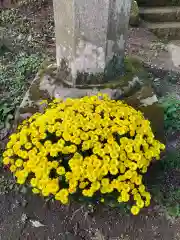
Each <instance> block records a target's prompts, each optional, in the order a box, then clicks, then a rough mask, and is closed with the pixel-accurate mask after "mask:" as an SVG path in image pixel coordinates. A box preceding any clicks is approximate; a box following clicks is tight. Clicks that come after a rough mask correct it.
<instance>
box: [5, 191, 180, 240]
mask: <svg viewBox="0 0 180 240" xmlns="http://www.w3.org/2000/svg"><path fill="white" fill-rule="evenodd" d="M0 203H1V204H0V213H1V216H0V239H1V240H17V239H19V240H36V239H37V240H76V239H77V240H81V239H84V240H145V239H147V240H170V239H172V240H179V239H180V235H179V231H180V220H175V221H173V222H171V221H170V220H167V219H166V218H165V216H164V214H163V213H162V212H161V211H159V209H158V207H157V206H151V208H149V209H147V210H144V212H143V213H141V214H140V215H139V216H137V217H133V216H129V215H127V216H126V215H122V214H121V213H120V211H119V210H118V209H112V208H108V207H104V206H102V205H98V206H97V207H96V208H95V209H94V210H92V209H89V208H86V209H85V208H83V207H82V206H81V205H78V204H75V203H74V204H72V205H70V206H61V205H60V204H59V202H54V203H47V204H45V202H44V201H43V199H41V198H39V197H36V196H32V195H31V194H29V195H25V196H24V195H22V194H21V195H19V194H18V195H16V194H13V193H9V194H7V195H3V196H0Z"/></svg>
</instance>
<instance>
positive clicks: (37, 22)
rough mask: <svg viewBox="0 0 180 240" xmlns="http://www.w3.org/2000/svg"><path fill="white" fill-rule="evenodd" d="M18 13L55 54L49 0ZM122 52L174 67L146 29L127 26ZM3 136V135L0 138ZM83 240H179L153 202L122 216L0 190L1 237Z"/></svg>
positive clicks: (176, 227)
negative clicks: (29, 11)
mask: <svg viewBox="0 0 180 240" xmlns="http://www.w3.org/2000/svg"><path fill="white" fill-rule="evenodd" d="M47 10H48V11H47ZM23 14H24V15H27V19H28V18H29V20H30V21H31V20H32V21H31V23H32V26H31V27H34V29H35V30H36V32H37V31H41V35H44V36H45V39H44V40H43V41H42V47H43V48H44V47H45V48H47V49H48V51H47V52H48V54H52V55H54V53H55V51H54V50H55V43H54V40H53V37H54V36H53V34H52V37H49V35H48V34H46V31H45V30H46V27H47V24H49V20H48V19H49V16H50V15H51V14H52V2H51V1H49V5H48V7H47V6H46V8H45V9H40V10H38V11H36V12H33V13H32V14H25V13H24V10H23V12H22V15H23ZM51 18H52V17H51ZM48 27H49V26H48ZM51 31H52V32H53V30H51ZM34 33H35V31H34ZM41 35H40V37H39V38H41ZM43 44H44V45H43ZM153 44H154V45H153ZM127 54H129V55H136V56H139V58H142V57H143V58H147V62H149V63H152V64H153V65H154V64H155V65H158V66H159V68H162V67H164V66H165V67H166V68H167V70H171V69H172V68H173V65H172V60H171V58H170V56H169V53H167V49H166V48H165V47H164V45H163V44H161V45H158V44H157V38H156V37H155V36H153V35H152V34H151V33H149V32H148V31H147V30H145V29H141V28H140V29H130V30H129V38H128V42H127ZM174 70H178V69H174ZM4 140H5V137H4V139H1V141H4ZM3 175H4V176H5V178H6V179H8V181H9V179H10V176H9V175H7V174H6V173H4V172H2V173H1V174H0V176H3ZM8 184H9V182H7V185H8ZM83 239H84V240H180V219H176V220H175V219H169V218H167V216H166V214H165V213H164V211H163V209H161V208H160V207H159V206H157V205H156V204H154V203H152V205H151V207H149V208H148V209H145V210H144V211H143V212H142V213H141V214H140V215H139V216H137V217H134V216H131V215H123V214H122V213H121V212H120V210H119V209H115V208H110V207H105V206H103V205H97V206H96V207H95V208H94V207H92V206H89V207H83V206H82V205H80V204H77V203H71V205H69V206H61V204H60V203H59V202H48V203H45V201H44V200H43V199H41V198H40V197H38V196H33V195H32V193H26V194H22V193H21V194H20V193H17V192H15V191H14V190H8V191H7V192H4V191H0V240H83Z"/></svg>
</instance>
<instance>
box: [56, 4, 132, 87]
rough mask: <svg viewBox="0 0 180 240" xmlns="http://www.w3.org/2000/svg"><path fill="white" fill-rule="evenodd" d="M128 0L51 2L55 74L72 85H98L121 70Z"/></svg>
mask: <svg viewBox="0 0 180 240" xmlns="http://www.w3.org/2000/svg"><path fill="white" fill-rule="evenodd" d="M131 1H132V0H53V2H54V16H55V31H56V57H57V65H58V68H59V74H60V77H61V78H62V80H63V81H65V82H66V83H68V84H69V85H72V86H74V87H75V86H78V85H86V84H92V83H93V84H101V83H104V82H105V81H109V80H112V79H114V78H116V77H117V76H120V74H122V71H123V58H124V48H125V41H126V37H127V30H128V24H129V16H130V9H131Z"/></svg>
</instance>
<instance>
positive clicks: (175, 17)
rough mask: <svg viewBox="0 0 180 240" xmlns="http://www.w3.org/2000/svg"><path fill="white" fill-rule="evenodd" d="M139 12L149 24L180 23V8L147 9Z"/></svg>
mask: <svg viewBox="0 0 180 240" xmlns="http://www.w3.org/2000/svg"><path fill="white" fill-rule="evenodd" d="M139 11H140V16H141V18H142V19H144V20H145V21H147V22H180V7H156V8H152V7H145V8H140V9H139Z"/></svg>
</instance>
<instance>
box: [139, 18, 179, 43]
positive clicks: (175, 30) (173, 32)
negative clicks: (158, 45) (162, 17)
mask: <svg viewBox="0 0 180 240" xmlns="http://www.w3.org/2000/svg"><path fill="white" fill-rule="evenodd" d="M142 25H143V27H146V28H148V29H149V30H150V31H152V32H153V33H155V34H156V35H157V36H158V37H160V38H163V39H169V40H176V39H180V22H164V23H150V22H144V23H143V24H142Z"/></svg>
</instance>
